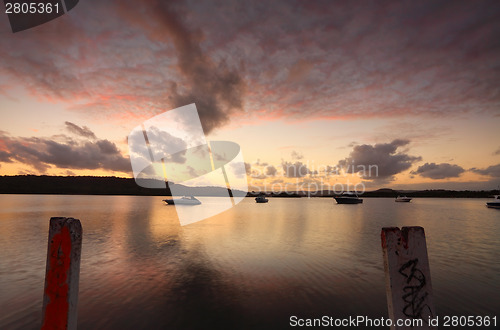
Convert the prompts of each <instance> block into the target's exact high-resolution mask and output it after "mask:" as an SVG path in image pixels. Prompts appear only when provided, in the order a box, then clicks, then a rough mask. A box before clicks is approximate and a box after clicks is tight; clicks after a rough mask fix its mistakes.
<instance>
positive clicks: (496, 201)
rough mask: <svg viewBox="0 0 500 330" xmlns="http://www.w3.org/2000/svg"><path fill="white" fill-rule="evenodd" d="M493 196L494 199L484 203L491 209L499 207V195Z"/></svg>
mask: <svg viewBox="0 0 500 330" xmlns="http://www.w3.org/2000/svg"><path fill="white" fill-rule="evenodd" d="M494 197H495V201H494V202H488V203H486V206H487V207H489V208H492V209H500V195H495V196H494Z"/></svg>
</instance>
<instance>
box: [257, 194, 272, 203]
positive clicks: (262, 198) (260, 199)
mask: <svg viewBox="0 0 500 330" xmlns="http://www.w3.org/2000/svg"><path fill="white" fill-rule="evenodd" d="M255 202H257V203H267V202H269V199H267V198H266V196H265V195H259V196H257V197H255Z"/></svg>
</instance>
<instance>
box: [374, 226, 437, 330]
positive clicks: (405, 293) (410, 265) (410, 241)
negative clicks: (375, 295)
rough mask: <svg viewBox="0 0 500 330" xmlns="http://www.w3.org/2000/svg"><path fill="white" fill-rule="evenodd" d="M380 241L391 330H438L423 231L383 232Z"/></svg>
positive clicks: (409, 229)
mask: <svg viewBox="0 0 500 330" xmlns="http://www.w3.org/2000/svg"><path fill="white" fill-rule="evenodd" d="M381 238H382V249H383V252H384V269H385V283H386V293H387V305H388V309H389V318H390V319H391V320H392V322H393V324H392V326H391V329H437V326H436V325H437V319H434V318H435V317H436V312H435V308H434V302H433V296H432V285H431V275H430V270H429V260H428V257H427V247H426V243H425V233H424V228H422V227H403V228H402V229H401V230H399V228H397V227H390V228H382V233H381ZM398 320H399V322H400V324H397V323H396V322H397V321H398ZM419 323H420V325H419Z"/></svg>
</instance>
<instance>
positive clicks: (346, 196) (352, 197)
mask: <svg viewBox="0 0 500 330" xmlns="http://www.w3.org/2000/svg"><path fill="white" fill-rule="evenodd" d="M333 198H335V201H337V204H361V203H363V200H362V199H361V198H359V197H358V195H357V194H355V193H352V192H345V193H342V195H340V196H336V197H333Z"/></svg>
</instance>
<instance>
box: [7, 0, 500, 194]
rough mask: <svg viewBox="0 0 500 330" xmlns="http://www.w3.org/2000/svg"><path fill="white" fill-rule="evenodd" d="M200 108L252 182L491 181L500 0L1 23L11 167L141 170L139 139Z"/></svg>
mask: <svg viewBox="0 0 500 330" xmlns="http://www.w3.org/2000/svg"><path fill="white" fill-rule="evenodd" d="M191 103H195V104H196V107H197V109H198V113H199V116H200V120H201V124H202V126H203V130H204V132H205V135H206V138H207V140H210V141H217V140H221V141H232V142H236V143H238V144H239V145H240V147H241V152H242V155H243V158H244V160H245V166H246V170H247V178H248V183H249V189H250V190H256V189H261V190H266V191H272V190H284V189H289V190H295V189H306V190H314V189H330V188H332V187H334V188H335V189H340V188H341V187H349V186H352V187H353V186H355V185H359V186H358V188H359V187H361V186H362V187H363V188H366V189H367V190H373V189H378V188H384V187H389V188H394V189H460V190H461V189H488V190H489V189H496V188H497V187H498V186H499V185H500V130H499V127H500V2H498V1H459V0H456V1H273V2H262V1H245V2H241V1H213V2H203V3H200V2H199V1H172V2H167V1H159V0H158V1H155V0H148V1H141V2H137V1H130V0H125V1H122V0H121V1H91V0H81V1H80V2H79V3H78V5H77V6H76V7H75V8H73V9H72V10H71V11H70V12H68V13H67V14H65V15H63V16H61V17H59V18H57V19H55V20H53V21H50V22H48V23H46V24H43V25H40V26H37V27H34V28H32V29H29V30H25V31H21V32H17V33H12V31H11V29H10V26H9V21H8V18H7V16H6V15H5V14H3V15H0V116H1V117H0V118H1V121H0V175H18V174H36V175H41V174H45V175H71V176H72V175H96V176H120V177H132V169H131V165H130V160H129V154H128V153H129V149H128V146H127V136H128V135H129V133H130V132H131V131H132V130H133V129H134V128H135V127H137V126H138V125H141V123H142V122H144V121H145V120H147V119H149V118H151V117H154V116H156V115H159V114H161V113H164V112H165V111H168V110H172V109H175V108H177V107H181V106H184V105H188V104H191ZM368 169H371V171H369V170H368Z"/></svg>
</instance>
